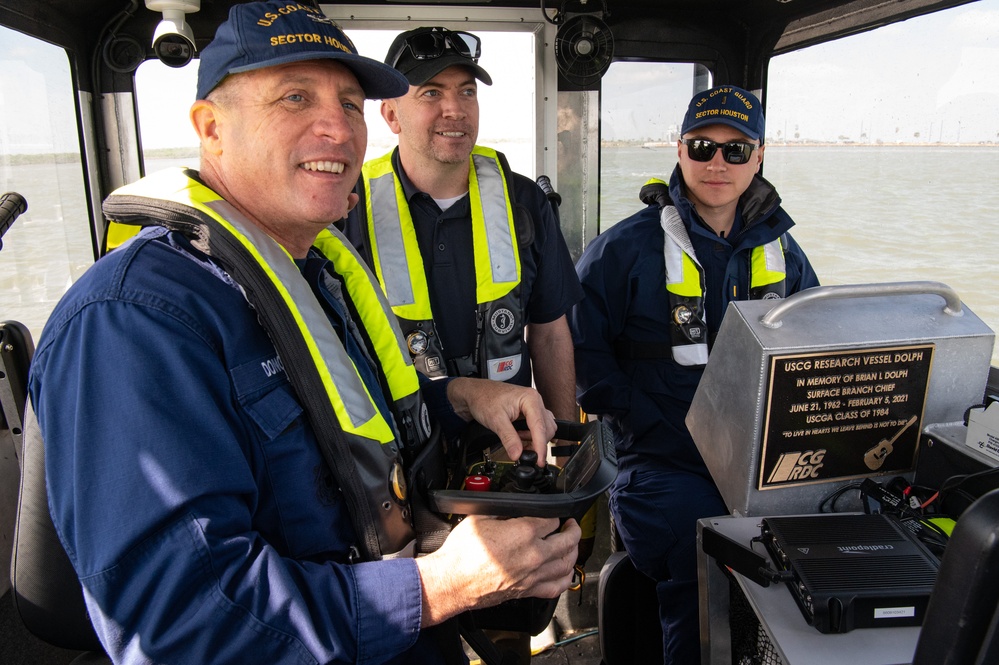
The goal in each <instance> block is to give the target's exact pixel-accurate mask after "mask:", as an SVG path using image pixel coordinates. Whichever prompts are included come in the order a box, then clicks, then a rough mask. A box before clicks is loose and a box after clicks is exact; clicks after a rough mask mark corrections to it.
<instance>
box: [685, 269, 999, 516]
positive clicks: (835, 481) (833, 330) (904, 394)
mask: <svg viewBox="0 0 999 665" xmlns="http://www.w3.org/2000/svg"><path fill="white" fill-rule="evenodd" d="M994 343H995V333H994V332H993V331H992V330H991V329H990V328H989V327H988V326H987V325H986V324H985V323H984V322H983V321H982V320H981V319H980V318H978V316H976V315H975V314H974V313H973V312H971V311H970V310H968V308H967V307H964V306H963V305H962V303H961V301H960V299H959V298H958V297H957V295H956V294H955V293H954V292H953V291H952V290H951V289H950V288H949V287H947V286H945V285H943V284H939V283H937V282H903V283H894V284H869V285H847V286H833V287H828V286H826V287H818V288H815V289H809V290H807V291H803V292H801V293H798V294H795V295H794V296H791V297H790V298H788V299H786V300H783V301H776V302H775V301H772V300H762V301H744V302H736V303H732V304H731V305H730V306H729V308H728V311H727V312H726V315H725V318H724V320H723V321H722V325H721V329H720V331H719V333H718V337H717V339H716V340H715V343H714V346H713V348H712V351H711V356H710V359H709V361H708V364H707V367H706V368H705V372H704V376H703V378H702V379H701V382H700V384H699V386H698V388H697V392H696V393H695V395H694V400H693V404H692V405H691V408H690V411H689V412H688V414H687V420H686V422H687V427H688V428H689V429H690V433H691V435H692V436H693V438H694V442H695V443H696V444H697V448H698V450H699V451H700V453H701V456H702V457H703V458H704V461H705V463H706V464H707V467H708V470H709V471H710V472H711V475H712V477H713V478H714V480H715V482H716V483H717V485H718V489H719V490H720V491H721V494H722V498H724V499H725V502H726V503H727V505H728V507H729V509H730V510H731V511H732V513H733V514H734V515H741V516H752V515H787V514H796V513H813V512H821V511H820V503H821V502H822V501H823V499H826V500H827V501H829V500H831V498H832V497H833V496H834V494H833V493H834V492H835V491H836V490H838V489H845V486H847V485H849V484H850V483H856V482H857V481H859V479H862V478H864V477H870V476H893V475H905V476H907V477H911V472H912V470H913V469H914V468H915V460H916V454H917V449H918V445H919V435H920V431H921V430H922V428H923V426H924V425H926V424H931V423H939V422H952V421H957V420H961V419H962V417H963V415H964V411H965V410H966V409H967V408H968V407H969V406H972V405H975V404H979V403H981V401H982V398H983V395H984V393H985V386H986V381H987V379H988V372H989V365H990V362H991V357H992V348H993V345H994ZM824 507H826V508H828V504H827V505H826V506H824Z"/></svg>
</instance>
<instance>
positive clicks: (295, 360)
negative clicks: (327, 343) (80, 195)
mask: <svg viewBox="0 0 999 665" xmlns="http://www.w3.org/2000/svg"><path fill="white" fill-rule="evenodd" d="M196 175H197V174H196V173H194V172H188V176H189V177H192V178H195V179H196ZM104 214H105V215H106V216H107V217H108V218H110V219H116V220H117V219H123V220H125V221H126V223H133V224H134V223H139V224H142V225H144V226H146V225H157V226H165V227H166V228H168V229H170V230H174V231H179V232H181V233H184V234H185V235H188V236H190V237H193V238H196V239H199V240H200V241H201V242H202V243H205V244H207V247H206V249H207V252H206V253H208V254H209V255H211V256H212V257H214V258H216V259H217V260H218V261H219V262H220V263H221V264H222V265H224V266H225V268H226V270H227V271H228V272H229V274H230V275H231V276H232V278H233V279H234V280H235V281H236V283H238V284H239V285H240V286H241V287H242V289H243V292H244V294H245V297H246V299H247V300H248V301H249V302H250V303H251V304H252V305H253V306H254V308H255V309H256V311H257V314H258V317H259V319H260V323H261V325H262V326H263V327H264V329H266V330H267V332H268V335H269V336H270V338H271V341H273V342H274V346H275V348H276V349H277V352H278V354H279V355H280V356H281V358H283V359H284V361H285V371H286V372H287V374H288V379H289V381H290V382H291V384H292V385H293V386H294V387H295V391H296V393H297V394H298V397H299V399H300V400H301V401H302V406H303V407H305V413H306V417H307V418H308V420H309V421H310V423H311V424H312V428H313V430H314V431H315V433H316V439H317V440H318V441H319V443H320V448H321V450H322V453H323V457H324V458H325V459H326V462H327V464H328V465H329V466H330V469H331V470H332V472H333V476H334V478H335V479H336V482H337V483H338V484H339V486H340V488H341V489H342V491H343V496H344V499H345V501H346V503H347V507H348V511H347V512H348V513H349V515H350V517H351V522H352V524H353V526H354V531H355V533H356V534H357V537H358V539H359V547H360V551H361V554H362V556H363V557H364V559H365V560H367V561H373V560H378V559H381V558H382V553H383V552H386V553H388V552H392V551H397V550H398V547H393V545H392V544H390V543H388V542H383V541H382V539H381V538H380V537H379V536H380V529H379V528H378V527H379V524H381V523H382V522H383V520H381V519H379V518H380V517H381V515H380V510H381V509H380V507H379V506H380V504H384V505H389V506H392V505H393V503H394V499H393V498H392V496H391V494H390V493H389V491H388V488H386V491H384V492H382V494H384V495H385V496H384V497H376V496H375V494H376V493H375V492H371V491H370V488H369V487H367V486H366V485H365V483H364V480H363V478H362V476H363V475H364V474H365V473H371V472H372V470H373V469H376V468H381V467H384V466H386V464H387V459H388V458H387V457H386V455H385V453H384V452H383V451H382V450H380V449H375V447H374V446H370V448H371V450H360V449H359V447H358V446H351V445H350V443H349V442H348V441H347V440H346V437H345V436H344V434H343V431H342V430H341V428H340V422H339V419H338V418H337V415H336V413H335V411H334V409H333V405H332V404H331V403H330V401H329V399H328V397H327V392H326V387H325V385H324V384H323V382H322V378H321V377H320V375H319V372H318V371H317V370H316V368H315V364H314V363H313V362H312V361H311V351H310V349H309V348H308V346H307V343H306V341H305V339H303V337H302V335H301V333H300V332H299V330H298V325H297V323H296V322H295V319H294V317H293V316H292V314H291V313H290V312H289V311H288V309H287V307H286V306H285V303H284V300H283V298H282V296H281V295H280V294H279V293H278V292H277V289H276V287H275V285H274V283H273V282H272V281H271V280H270V278H269V277H268V276H267V275H266V273H265V272H264V270H263V269H262V268H261V267H260V265H259V263H257V261H256V259H255V258H253V256H252V255H251V254H250V253H249V250H248V249H247V248H246V247H244V246H243V245H242V243H240V242H239V240H238V239H237V238H236V237H235V236H233V235H232V234H231V233H230V232H229V230H228V229H226V228H225V227H224V226H222V224H220V223H218V222H217V221H215V220H214V219H212V218H211V217H210V216H209V215H207V214H205V213H203V212H201V211H199V210H196V209H194V208H191V207H189V206H185V205H180V204H177V203H173V202H169V201H161V200H159V199H156V200H149V199H143V200H141V202H140V201H134V200H133V197H131V196H127V195H126V196H123V195H118V196H116V195H114V194H112V195H111V196H109V197H108V198H107V199H106V200H105V201H104ZM151 215H155V217H151ZM393 453H394V454H398V449H397V448H396V449H395V450H393ZM379 475H383V474H379ZM385 475H386V477H387V474H385ZM381 535H387V534H381ZM394 535H395V536H396V537H398V536H399V534H394ZM389 537H390V538H391V536H389Z"/></svg>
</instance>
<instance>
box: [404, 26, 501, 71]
mask: <svg viewBox="0 0 999 665" xmlns="http://www.w3.org/2000/svg"><path fill="white" fill-rule="evenodd" d="M407 49H408V50H409V52H410V54H411V55H412V56H413V57H414V58H416V59H417V60H433V59H434V58H439V57H441V56H442V55H444V54H445V53H446V52H447V51H448V49H450V50H451V51H453V52H455V53H457V54H458V55H460V56H462V57H465V58H468V59H469V60H471V61H472V62H475V63H478V61H479V56H480V55H482V42H481V40H479V38H478V37H476V36H475V35H473V34H472V33H470V32H461V31H452V30H432V31H430V32H420V33H417V34H415V35H410V36H409V37H407V38H406V40H405V41H404V42H403V43H402V45H401V46H400V47H399V50H398V52H397V53H395V54H394V55H393V56H392V58H391V61H390V65H391V66H392V67H395V66H396V65H397V64H399V59H400V58H402V56H403V54H404V53H405V52H406V51H407Z"/></svg>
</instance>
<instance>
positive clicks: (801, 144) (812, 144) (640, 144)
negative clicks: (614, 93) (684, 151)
mask: <svg viewBox="0 0 999 665" xmlns="http://www.w3.org/2000/svg"><path fill="white" fill-rule="evenodd" d="M767 145H768V146H780V147H782V148H785V147H786V148H999V142H995V141H993V142H986V143H940V142H933V143H913V142H908V143H887V142H884V141H882V142H880V143H877V142H875V143H858V142H856V141H772V140H771V141H767ZM674 146H676V142H675V141H674V142H670V141H601V142H600V147H602V148H649V149H653V150H654V149H662V148H672V147H674Z"/></svg>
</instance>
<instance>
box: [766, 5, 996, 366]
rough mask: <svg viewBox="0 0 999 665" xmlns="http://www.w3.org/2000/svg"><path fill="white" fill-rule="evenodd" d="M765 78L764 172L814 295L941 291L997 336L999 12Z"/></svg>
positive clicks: (939, 16)
mask: <svg viewBox="0 0 999 665" xmlns="http://www.w3.org/2000/svg"><path fill="white" fill-rule="evenodd" d="M871 54H877V57H876V58H873V59H872V58H871ZM768 80H769V91H768V93H767V98H766V100H765V106H766V117H767V149H766V155H765V159H764V165H763V168H764V171H765V174H766V177H767V179H768V180H770V181H771V182H773V183H774V184H775V185H776V186H777V188H778V190H779V191H780V193H781V196H782V198H783V205H784V208H785V209H786V210H787V211H788V212H789V213H790V214H791V216H792V217H793V218H794V220H795V221H796V222H797V226H795V227H794V229H792V231H791V233H792V235H793V236H794V237H795V239H797V240H798V241H799V242H800V243H801V245H802V246H803V247H804V249H805V251H806V252H807V253H808V256H809V259H810V260H811V262H812V264H813V265H814V267H815V269H816V272H818V275H819V278H820V280H821V281H822V283H823V284H827V285H831V284H851V283H867V282H898V281H915V280H932V281H937V282H943V283H944V284H946V285H948V286H950V287H951V288H952V289H954V290H955V291H956V292H957V294H958V295H959V296H960V297H961V299H962V300H963V301H964V303H965V304H966V305H967V306H968V308H969V309H971V310H972V311H973V312H974V313H975V314H977V315H978V316H979V317H981V318H982V319H983V320H984V321H985V323H986V324H988V325H989V326H990V327H991V328H992V329H993V330H999V292H997V291H996V289H995V288H994V284H995V265H996V263H995V251H996V248H997V247H999V217H997V215H996V210H999V187H996V184H995V183H997V182H999V125H997V124H996V120H995V119H996V111H995V109H997V108H999V0H983V1H981V2H974V3H971V4H968V5H964V6H961V7H956V8H952V9H948V10H945V11H941V12H937V13H935V14H931V15H929V16H922V17H917V18H913V19H910V20H908V21H904V22H902V23H897V24H894V25H890V26H887V27H884V28H881V29H878V30H873V31H870V32H866V33H862V34H858V35H854V36H851V37H847V38H844V39H839V40H836V41H833V42H830V43H828V44H821V45H817V46H813V47H810V48H805V49H802V50H799V51H795V52H791V53H787V54H785V55H781V56H778V57H776V58H774V59H773V60H772V61H771V62H770V67H769V76H768ZM992 364H993V365H999V345H997V347H996V350H995V352H994V355H993V358H992Z"/></svg>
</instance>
